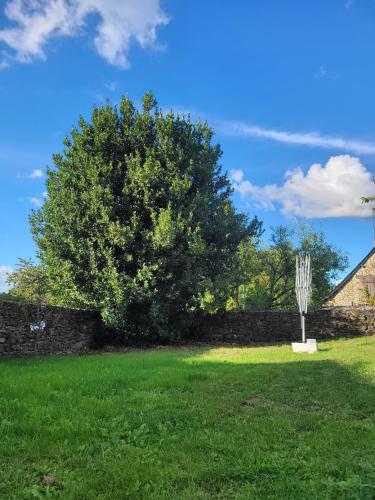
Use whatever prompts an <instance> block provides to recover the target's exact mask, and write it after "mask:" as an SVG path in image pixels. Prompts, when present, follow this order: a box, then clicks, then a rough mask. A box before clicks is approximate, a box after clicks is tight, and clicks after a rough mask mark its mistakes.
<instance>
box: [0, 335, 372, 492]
mask: <svg viewBox="0 0 375 500" xmlns="http://www.w3.org/2000/svg"><path fill="white" fill-rule="evenodd" d="M321 348H322V350H321V351H320V352H319V353H317V354H313V355H308V354H304V355H303V354H293V353H292V352H291V348H290V346H289V345H284V346H270V347H248V348H231V347H222V348H180V349H155V350H149V351H144V352H130V353H128V354H116V355H94V356H84V357H73V356H71V357H45V358H34V359H19V360H5V361H1V362H0V381H1V383H0V498H1V499H29V498H30V499H31V498H46V497H47V498H62V499H80V500H83V499H111V500H112V499H113V500H117V499H159V498H160V499H208V498H228V499H232V498H235V499H237V498H238V499H253V498H254V499H255V498H267V499H269V498H278V499H280V498H283V499H284V498H296V499H304V498H309V499H310V498H316V499H324V498H327V499H334V498H338V499H342V498H361V499H362V498H363V499H366V498H368V499H372V498H374V497H375V419H374V417H375V337H369V338H358V339H351V340H335V341H330V342H325V343H322V344H321ZM44 475H51V476H53V477H54V478H55V480H56V485H53V486H43V485H42V484H41V478H42V476H44Z"/></svg>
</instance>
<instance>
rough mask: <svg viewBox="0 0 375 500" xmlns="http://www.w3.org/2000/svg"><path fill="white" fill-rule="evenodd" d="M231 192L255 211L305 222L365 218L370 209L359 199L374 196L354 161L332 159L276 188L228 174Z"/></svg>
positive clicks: (298, 172)
mask: <svg viewBox="0 0 375 500" xmlns="http://www.w3.org/2000/svg"><path fill="white" fill-rule="evenodd" d="M231 180H232V184H233V186H234V189H235V190H236V191H237V192H239V193H241V194H242V195H243V196H245V197H247V198H248V199H249V201H250V202H251V203H252V204H253V205H254V206H255V207H257V208H262V209H271V210H275V209H276V205H279V206H281V209H282V212H283V213H284V214H285V215H295V216H300V217H307V218H326V217H368V216H369V215H370V208H369V206H368V205H364V204H363V203H362V202H361V197H362V196H374V195H375V185H374V183H373V182H372V175H371V173H370V172H369V171H368V170H367V169H366V167H365V166H364V165H363V164H362V163H361V162H360V160H359V159H358V158H355V157H353V156H350V155H341V156H332V157H331V158H330V159H329V160H328V161H327V163H326V164H325V165H321V164H319V163H316V164H314V165H311V166H310V168H309V169H308V171H307V172H306V174H305V173H304V172H303V171H302V170H301V169H300V168H297V169H294V170H290V171H288V172H286V174H285V181H284V182H283V183H282V184H280V185H277V184H266V185H265V186H256V185H254V184H252V182H250V181H249V180H246V179H245V174H244V172H243V171H242V170H232V172H231Z"/></svg>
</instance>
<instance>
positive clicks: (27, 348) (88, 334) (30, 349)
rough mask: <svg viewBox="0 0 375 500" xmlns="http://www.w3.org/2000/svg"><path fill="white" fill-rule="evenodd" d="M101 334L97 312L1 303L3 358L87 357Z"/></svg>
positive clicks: (0, 336)
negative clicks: (35, 356)
mask: <svg viewBox="0 0 375 500" xmlns="http://www.w3.org/2000/svg"><path fill="white" fill-rule="evenodd" d="M100 331H101V322H100V315H99V313H98V312H97V311H82V310H78V309H65V308H61V307H51V306H36V305H34V304H22V303H18V302H10V301H9V302H8V301H0V357H1V356H27V355H33V354H60V353H61V354H62V353H64V354H72V353H74V354H79V353H85V352H88V351H89V350H90V349H92V348H93V346H94V344H95V342H96V339H97V335H98V334H99V333H100Z"/></svg>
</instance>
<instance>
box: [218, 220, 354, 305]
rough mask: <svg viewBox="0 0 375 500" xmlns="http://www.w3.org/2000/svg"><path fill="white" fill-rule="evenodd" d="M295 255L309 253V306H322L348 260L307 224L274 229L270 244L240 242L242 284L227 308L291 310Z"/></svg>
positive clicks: (239, 259) (239, 270)
mask: <svg viewBox="0 0 375 500" xmlns="http://www.w3.org/2000/svg"><path fill="white" fill-rule="evenodd" d="M297 254H310V255H311V263H312V273H313V280H312V281H313V290H312V292H313V293H312V304H311V306H312V307H319V306H320V305H322V303H323V301H324V298H325V297H326V296H327V295H328V293H329V291H330V290H331V288H332V286H333V285H334V283H335V280H337V278H338V277H339V275H340V273H341V272H342V271H344V270H345V269H346V268H347V265H348V260H347V257H346V255H344V254H343V253H342V252H340V251H339V250H337V249H335V248H334V247H332V245H330V244H329V243H328V242H327V241H326V238H325V235H324V233H323V232H321V231H315V230H313V229H312V228H310V227H308V226H306V225H300V226H299V227H294V228H287V227H285V226H279V227H276V228H274V229H273V232H272V234H271V238H270V244H269V245H264V244H263V245H259V246H258V245H255V244H254V242H252V241H246V242H245V241H244V242H242V243H241V245H240V248H239V252H238V262H239V265H238V272H239V273H240V274H242V276H243V279H242V285H241V286H240V287H238V288H236V293H235V294H232V295H231V296H230V298H229V300H228V303H227V307H228V308H229V309H235V308H245V309H291V308H296V307H297V302H296V298H295V292H294V286H295V266H296V255H297Z"/></svg>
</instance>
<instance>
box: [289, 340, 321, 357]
mask: <svg viewBox="0 0 375 500" xmlns="http://www.w3.org/2000/svg"><path fill="white" fill-rule="evenodd" d="M292 349H293V352H308V353H310V354H311V353H313V352H318V343H317V341H316V340H315V339H307V341H306V343H304V342H292Z"/></svg>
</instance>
